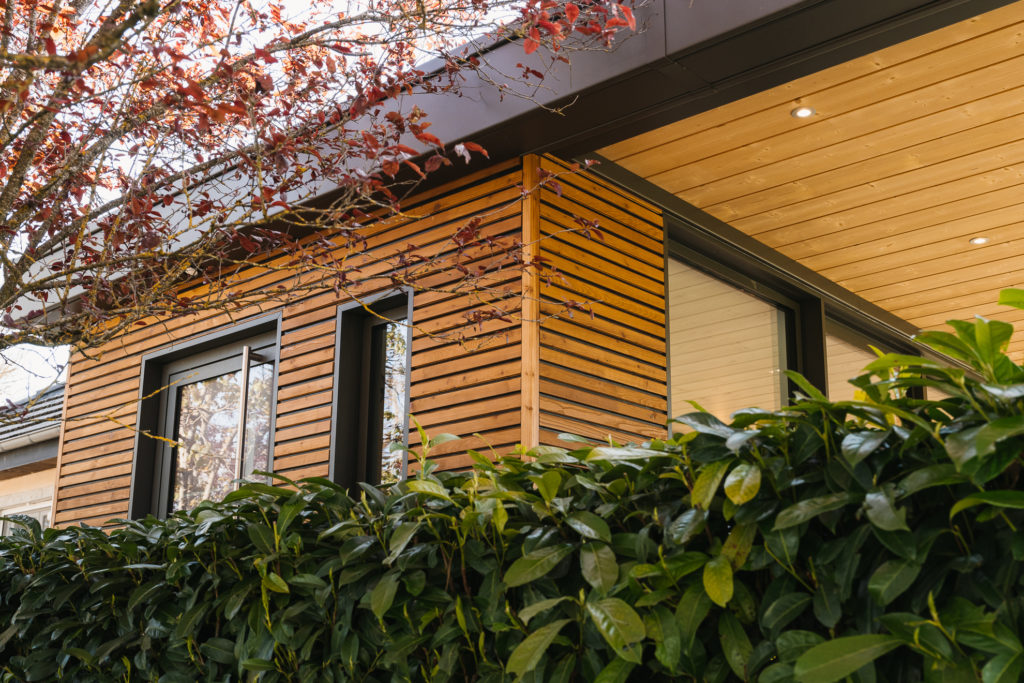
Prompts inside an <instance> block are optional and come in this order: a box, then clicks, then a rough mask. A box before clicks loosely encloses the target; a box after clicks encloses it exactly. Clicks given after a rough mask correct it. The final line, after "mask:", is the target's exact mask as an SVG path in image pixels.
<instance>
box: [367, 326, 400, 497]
mask: <svg viewBox="0 0 1024 683" xmlns="http://www.w3.org/2000/svg"><path fill="white" fill-rule="evenodd" d="M374 332H375V337H377V338H376V339H375V340H374V347H375V348H380V353H381V356H382V361H383V362H382V366H383V367H382V370H383V372H382V378H381V379H382V381H381V389H382V391H381V394H382V395H381V396H380V400H381V426H380V442H379V448H380V460H379V462H380V472H379V473H378V476H379V478H380V479H379V481H380V483H382V484H391V483H394V482H396V481H400V480H401V478H402V465H403V462H404V457H403V453H402V451H401V450H391V449H390V447H391V444H394V443H397V444H402V442H403V440H404V439H405V424H406V419H407V418H406V414H405V404H406V367H405V364H406V363H405V359H406V348H407V344H408V341H407V337H408V334H407V326H406V324H405V319H404V318H403V319H398V320H393V321H388V322H386V323H384V324H383V325H379V326H378V327H377V328H376V329H375V331H374Z"/></svg>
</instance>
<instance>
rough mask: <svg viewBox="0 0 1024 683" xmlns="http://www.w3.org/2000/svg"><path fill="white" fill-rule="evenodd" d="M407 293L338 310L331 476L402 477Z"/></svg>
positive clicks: (341, 479)
mask: <svg viewBox="0 0 1024 683" xmlns="http://www.w3.org/2000/svg"><path fill="white" fill-rule="evenodd" d="M409 300H410V296H409V295H408V293H402V294H398V295H395V296H390V297H387V298H385V299H383V300H378V301H377V302H374V303H373V304H372V305H371V306H369V307H368V306H366V305H364V304H363V303H357V302H353V303H352V304H348V305H345V306H343V307H341V308H340V309H339V311H338V323H337V324H338V328H337V334H338V342H337V348H336V356H335V359H336V361H335V362H336V369H335V420H334V429H333V431H332V435H331V439H332V452H333V458H332V459H331V477H332V478H333V479H334V481H337V482H338V483H341V484H345V485H346V486H354V485H355V484H356V483H357V482H367V483H370V484H387V483H391V482H396V481H399V480H401V479H402V478H403V477H404V476H405V467H406V456H405V453H404V452H403V451H402V450H401V449H395V448H392V445H393V444H399V445H405V442H406V434H407V429H408V427H407V425H408V421H409V408H408V405H409V354H410V353H411V349H410V341H409V337H410V334H409V332H410V326H409V323H408V320H409Z"/></svg>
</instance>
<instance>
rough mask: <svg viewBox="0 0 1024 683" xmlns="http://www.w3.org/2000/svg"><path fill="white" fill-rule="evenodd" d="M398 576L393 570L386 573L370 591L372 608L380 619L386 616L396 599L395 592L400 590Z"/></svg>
mask: <svg viewBox="0 0 1024 683" xmlns="http://www.w3.org/2000/svg"><path fill="white" fill-rule="evenodd" d="M398 576H399V575H398V574H396V573H393V572H392V573H388V574H385V575H384V576H383V577H382V578H381V580H380V581H378V582H377V585H376V586H374V587H373V590H372V591H371V592H370V609H371V610H372V611H373V614H374V616H376V617H377V618H378V619H383V618H384V615H385V614H386V613H387V611H388V610H389V609H391V605H392V604H393V603H394V601H395V593H396V592H397V591H398Z"/></svg>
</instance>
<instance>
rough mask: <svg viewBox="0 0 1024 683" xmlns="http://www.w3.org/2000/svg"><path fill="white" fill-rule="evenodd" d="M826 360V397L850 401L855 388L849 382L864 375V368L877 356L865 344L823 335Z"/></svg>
mask: <svg viewBox="0 0 1024 683" xmlns="http://www.w3.org/2000/svg"><path fill="white" fill-rule="evenodd" d="M825 353H826V354H827V358H828V397H829V398H830V399H831V400H833V401H850V400H853V398H854V393H855V392H856V391H857V387H855V386H853V385H852V384H850V380H851V379H853V378H854V377H858V376H860V375H863V374H864V366H865V365H867V364H868V363H870V362H871V361H873V360H875V358H877V356H876V355H875V354H874V352H873V351H872V350H871V349H869V348H868V347H867V345H865V344H857V343H854V342H853V341H851V340H847V339H843V338H841V337H839V336H837V335H836V334H833V333H827V334H826V335H825Z"/></svg>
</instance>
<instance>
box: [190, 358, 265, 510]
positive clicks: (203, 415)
mask: <svg viewBox="0 0 1024 683" xmlns="http://www.w3.org/2000/svg"><path fill="white" fill-rule="evenodd" d="M241 380H242V372H241V370H239V371H236V372H230V373H226V374H223V375H219V376H217V377H213V378H211V379H208V380H204V381H201V382H193V383H192V384H186V385H185V386H183V387H181V389H180V393H179V404H178V423H177V429H176V434H177V437H176V438H177V442H178V447H177V450H176V455H175V473H174V498H173V501H172V510H187V509H190V508H193V507H195V506H196V505H198V504H199V503H200V502H201V501H203V500H210V499H218V498H222V497H224V496H225V495H227V494H228V493H230V492H231V491H232V490H233V489H234V483H233V482H234V480H235V478H236V477H237V476H238V457H237V456H238V420H239V417H240V414H239V409H240V403H241V395H242V386H241V384H242V382H241ZM249 382H250V384H249V400H248V402H247V403H248V411H247V413H246V435H245V448H244V455H243V458H244V463H245V468H244V469H243V475H247V474H249V473H251V472H252V470H253V469H262V470H266V469H267V467H268V463H269V457H270V402H271V400H272V397H271V390H272V388H273V365H272V364H269V363H268V364H261V365H257V366H255V367H252V368H250V371H249Z"/></svg>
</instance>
